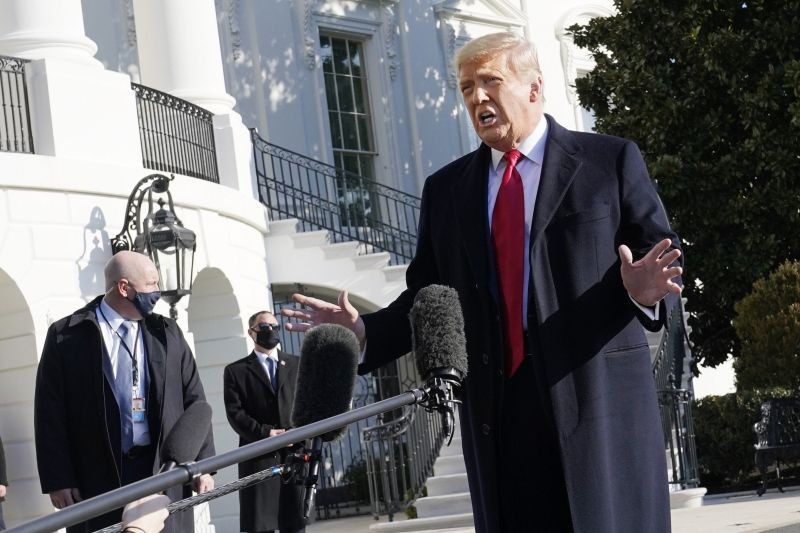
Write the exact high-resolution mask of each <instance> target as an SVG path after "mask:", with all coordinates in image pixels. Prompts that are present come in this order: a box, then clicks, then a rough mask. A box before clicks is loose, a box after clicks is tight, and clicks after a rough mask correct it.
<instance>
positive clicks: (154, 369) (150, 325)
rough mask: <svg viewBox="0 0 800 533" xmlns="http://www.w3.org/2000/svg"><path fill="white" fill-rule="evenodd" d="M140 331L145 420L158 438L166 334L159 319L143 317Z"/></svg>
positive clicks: (152, 433)
mask: <svg viewBox="0 0 800 533" xmlns="http://www.w3.org/2000/svg"><path fill="white" fill-rule="evenodd" d="M143 322H144V327H143V328H142V333H143V337H144V345H145V349H146V350H147V372H148V375H147V383H148V385H147V405H146V409H147V422H148V424H149V426H150V435H151V438H153V439H159V440H160V429H161V420H163V417H162V412H161V411H162V408H163V406H164V385H165V384H166V378H167V376H166V372H167V352H166V349H165V348H166V347H167V335H166V332H165V331H164V323H163V321H161V320H159V319H145V320H144V321H143Z"/></svg>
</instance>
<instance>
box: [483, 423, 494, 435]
mask: <svg viewBox="0 0 800 533" xmlns="http://www.w3.org/2000/svg"><path fill="white" fill-rule="evenodd" d="M481 429H482V430H483V434H484V435H488V434H489V432H490V431H491V430H492V428H490V427H489V424H484V425H483V426H481Z"/></svg>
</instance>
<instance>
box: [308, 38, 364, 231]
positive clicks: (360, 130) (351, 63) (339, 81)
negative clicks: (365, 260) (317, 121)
mask: <svg viewBox="0 0 800 533" xmlns="http://www.w3.org/2000/svg"><path fill="white" fill-rule="evenodd" d="M320 49H321V52H320V55H321V57H322V70H323V73H324V76H325V96H326V99H327V102H328V119H329V122H330V128H331V145H332V146H333V164H334V165H335V166H336V167H338V168H340V169H342V170H343V171H344V172H341V173H340V175H339V176H337V180H336V187H337V196H338V202H339V210H340V213H339V216H340V222H341V224H342V225H343V226H351V227H353V226H358V227H364V226H372V221H374V220H375V219H376V218H377V213H375V212H374V210H373V205H377V204H376V203H375V202H373V201H372V198H371V196H372V193H373V192H374V191H372V190H371V189H372V188H373V187H372V184H373V183H374V181H375V148H374V141H373V136H372V120H371V116H370V109H369V94H368V90H367V75H366V70H365V67H364V63H365V61H364V46H363V43H362V42H360V41H356V40H353V39H347V38H343V37H334V36H330V35H324V34H323V35H320ZM362 178H366V180H364V179H362Z"/></svg>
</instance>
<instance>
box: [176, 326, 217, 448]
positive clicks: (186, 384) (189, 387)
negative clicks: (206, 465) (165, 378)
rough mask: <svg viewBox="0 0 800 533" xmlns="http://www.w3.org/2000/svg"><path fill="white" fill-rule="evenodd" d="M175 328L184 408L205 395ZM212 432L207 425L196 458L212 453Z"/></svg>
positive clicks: (185, 345)
mask: <svg viewBox="0 0 800 533" xmlns="http://www.w3.org/2000/svg"><path fill="white" fill-rule="evenodd" d="M175 329H176V331H177V334H178V336H179V338H180V339H179V340H180V346H181V348H182V351H183V353H182V355H181V377H182V382H183V383H182V384H183V408H184V410H185V409H186V408H187V407H189V406H190V405H192V404H193V403H194V402H197V401H201V400H202V401H205V399H206V395H205V392H204V391H203V383H202V382H201V381H200V373H199V372H198V370H197V363H196V362H195V359H194V354H192V350H191V348H189V344H188V343H187V342H186V339H185V338H184V336H183V333H182V332H181V330H180V328H179V327H178V326H177V324H175ZM214 453H215V452H214V432H213V430H212V429H211V428H210V427H209V428H208V435H206V439H205V441H204V442H203V446H202V447H201V448H200V452H199V453H198V454H197V460H200V459H205V458H207V457H211V456H212V455H214Z"/></svg>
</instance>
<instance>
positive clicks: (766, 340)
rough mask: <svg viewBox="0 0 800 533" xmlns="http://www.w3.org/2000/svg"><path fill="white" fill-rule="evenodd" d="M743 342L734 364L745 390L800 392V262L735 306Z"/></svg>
mask: <svg viewBox="0 0 800 533" xmlns="http://www.w3.org/2000/svg"><path fill="white" fill-rule="evenodd" d="M734 308H735V310H736V315H737V316H736V318H735V319H734V322H733V325H734V327H735V328H736V334H737V335H738V337H739V339H741V341H742V350H741V353H740V355H739V357H737V358H736V359H735V360H734V362H733V368H734V369H735V370H736V384H737V388H738V389H739V390H747V389H753V388H758V387H786V388H794V389H800V262H797V261H787V262H785V263H783V264H782V265H780V266H779V267H778V269H777V270H776V271H775V272H773V273H772V274H771V275H770V276H769V277H768V278H766V279H761V280H758V281H756V282H755V283H754V284H753V290H752V292H751V293H750V294H748V295H747V296H746V297H745V298H743V299H742V300H741V301H739V302H738V303H737V304H736V305H735V306H734Z"/></svg>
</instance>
